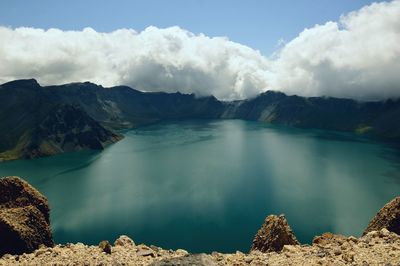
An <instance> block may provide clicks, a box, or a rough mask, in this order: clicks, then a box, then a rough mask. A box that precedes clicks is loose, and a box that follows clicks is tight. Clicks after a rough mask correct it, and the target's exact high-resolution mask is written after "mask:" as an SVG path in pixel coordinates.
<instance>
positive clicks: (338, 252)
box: [333, 248, 342, 256]
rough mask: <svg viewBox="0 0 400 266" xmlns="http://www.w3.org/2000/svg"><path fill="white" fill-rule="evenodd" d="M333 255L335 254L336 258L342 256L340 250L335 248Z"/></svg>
mask: <svg viewBox="0 0 400 266" xmlns="http://www.w3.org/2000/svg"><path fill="white" fill-rule="evenodd" d="M333 254H335V255H336V256H338V255H341V254H342V250H340V249H338V248H336V249H334V250H333Z"/></svg>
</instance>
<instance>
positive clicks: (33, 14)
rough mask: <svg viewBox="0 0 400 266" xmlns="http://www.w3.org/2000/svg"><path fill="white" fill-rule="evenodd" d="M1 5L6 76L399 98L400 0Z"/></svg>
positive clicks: (231, 92)
mask: <svg viewBox="0 0 400 266" xmlns="http://www.w3.org/2000/svg"><path fill="white" fill-rule="evenodd" d="M0 11H1V15H0V62H1V63H0V83H3V82H6V81H10V80H15V79H21V78H36V79H37V80H38V81H39V83H40V84H42V85H50V84H51V85H54V84H65V83H69V82H80V81H91V82H94V83H96V84H100V85H103V86H106V87H110V86H115V85H128V86H130V87H132V88H135V89H138V90H142V91H164V92H176V91H179V92H182V93H195V94H196V95H214V96H215V97H217V98H218V99H224V100H233V99H245V98H251V97H254V96H256V95H258V94H259V93H261V92H265V91H267V90H276V91H282V92H284V93H286V94H288V95H301V96H331V97H341V98H353V99H357V100H381V99H388V98H400V87H399V84H400V75H399V74H398V73H400V50H399V43H400V0H387V1H378V2H376V1H374V2H372V1H370V0H368V1H367V0H336V1H333V0H292V1H288V0H279V1H278V0H275V1H272V0H271V1H266V0H264V1H262V0H246V1H245V0H241V1H239V0H229V1H227V0H221V1H216V0H214V1H211V0H203V1H201V0H180V1H178V0H169V1H167V0H164V1H161V0H159V1H155V0H147V1H140V2H139V1H127V0H121V1H111V0H109V1H100V0H99V1H94V0H80V1H73V0H72V1H56V0H51V1H50V0H42V1H41V0H36V1H33V0H32V1H28V0H26V1H22V0H0ZM342 15H343V16H342ZM175 26H177V27H175ZM50 28H51V29H50ZM131 29H134V30H135V31H133V30H131ZM305 29H307V30H305ZM200 33H202V34H200ZM216 36H226V37H228V38H229V40H228V39H227V38H219V37H216ZM280 40H283V41H284V42H280ZM278 43H280V45H279V46H278ZM271 55H273V56H271Z"/></svg>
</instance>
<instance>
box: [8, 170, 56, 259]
mask: <svg viewBox="0 0 400 266" xmlns="http://www.w3.org/2000/svg"><path fill="white" fill-rule="evenodd" d="M49 212H50V208H49V205H48V201H47V199H46V198H45V197H44V196H43V195H42V194H40V192H38V191H37V190H36V189H35V188H33V187H32V186H31V185H29V184H28V183H27V182H25V181H23V180H22V179H20V178H19V177H5V178H2V179H0V236H1V237H0V256H1V255H3V254H5V253H10V254H22V253H29V252H32V251H34V250H36V249H37V248H39V247H40V246H41V245H45V246H49V247H52V246H53V245H54V242H53V239H52V233H51V228H50V224H49Z"/></svg>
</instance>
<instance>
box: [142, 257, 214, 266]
mask: <svg viewBox="0 0 400 266" xmlns="http://www.w3.org/2000/svg"><path fill="white" fill-rule="evenodd" d="M150 265H152V266H178V265H182V266H183V265H193V266H214V265H217V264H216V263H215V261H214V260H213V258H212V257H211V256H210V255H206V254H196V255H188V256H183V257H178V258H171V259H163V260H161V261H156V262H153V263H152V264H150Z"/></svg>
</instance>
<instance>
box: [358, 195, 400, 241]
mask: <svg viewBox="0 0 400 266" xmlns="http://www.w3.org/2000/svg"><path fill="white" fill-rule="evenodd" d="M383 228H386V229H387V230H389V231H391V232H394V233H396V234H398V235H400V196H399V197H396V198H394V199H393V200H391V201H390V202H388V203H386V204H385V206H383V208H382V209H381V210H380V211H379V212H378V213H377V214H376V215H375V217H374V218H373V219H372V220H371V221H370V222H369V224H368V227H367V228H366V229H365V231H364V234H363V235H366V234H367V233H368V232H371V231H380V230H381V229H383Z"/></svg>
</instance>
